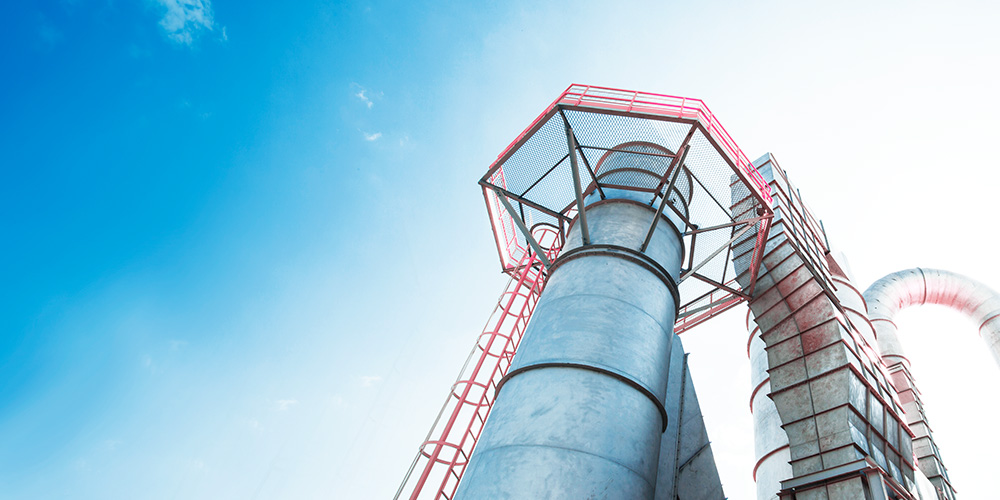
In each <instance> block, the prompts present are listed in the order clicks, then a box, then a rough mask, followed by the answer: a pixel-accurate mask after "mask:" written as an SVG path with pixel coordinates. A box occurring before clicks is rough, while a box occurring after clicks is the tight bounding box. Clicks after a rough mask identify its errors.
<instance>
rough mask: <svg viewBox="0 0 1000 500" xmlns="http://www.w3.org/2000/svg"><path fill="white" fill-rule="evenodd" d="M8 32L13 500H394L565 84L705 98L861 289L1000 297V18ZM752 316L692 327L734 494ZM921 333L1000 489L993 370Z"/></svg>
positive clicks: (945, 328)
mask: <svg viewBox="0 0 1000 500" xmlns="http://www.w3.org/2000/svg"><path fill="white" fill-rule="evenodd" d="M4 17H5V19H4V21H3V28H4V29H3V30H0V42H2V46H3V47H4V49H3V50H0V65H2V68H3V70H4V71H3V73H4V78H0V168H2V181H0V230H2V233H0V234H2V235H3V237H2V240H0V241H2V242H3V244H2V245H0V256H2V260H0V262H2V264H0V282H2V283H3V286H2V287H0V293H2V297H0V443H2V446H0V484H3V485H4V486H3V489H4V491H3V493H0V497H3V498H13V499H20V498H72V499H134V498H151V499H161V498H162V499H174V498H177V499H189V498H190V499H227V498H232V499H246V498H259V499H265V498H269V499H277V498H283V499H284V498H388V497H391V495H392V493H393V492H394V491H395V488H396V486H397V485H398V483H399V481H400V480H401V479H402V476H403V474H404V472H405V470H406V467H407V466H408V465H409V462H410V460H411V459H412V457H413V454H414V453H415V452H416V449H417V447H418V445H419V444H420V441H421V440H422V439H423V437H424V434H425V433H426V431H427V428H428V427H429V426H430V424H431V422H432V420H433V418H434V415H435V414H436V412H437V410H438V408H439V406H440V404H441V403H442V402H443V399H444V396H445V395H446V394H447V390H448V387H449V385H450V384H451V382H452V380H453V377H454V376H455V375H456V374H457V372H458V370H459V368H460V367H461V363H462V361H463V360H464V357H465V355H466V353H467V351H468V349H469V348H470V347H471V346H472V343H473V342H474V341H475V338H476V336H477V334H478V333H479V331H480V329H481V328H482V326H483V324H484V323H485V321H486V319H487V315H488V314H489V312H490V311H491V310H492V308H493V306H494V304H495V302H496V298H497V295H498V294H499V293H500V291H501V289H502V287H503V285H504V283H505V280H504V277H503V276H502V275H500V273H499V263H498V261H497V255H496V250H495V246H494V244H493V239H492V234H491V232H490V228H489V222H488V219H487V216H486V210H485V207H484V204H483V201H482V195H481V191H480V190H479V189H478V187H477V186H476V181H477V180H478V178H479V177H480V176H481V175H482V173H483V172H484V171H485V169H486V168H487V167H488V166H489V164H490V163H491V162H492V160H493V159H494V158H495V157H496V155H497V154H498V153H499V152H500V151H502V150H503V148H504V147H505V146H506V145H507V144H508V143H509V142H510V141H511V140H512V139H513V138H514V137H515V136H516V135H517V134H518V133H520V131H521V130H522V129H523V128H524V127H525V126H526V125H527V124H528V123H530V121H531V120H532V119H534V117H535V116H536V115H537V114H538V113H539V112H540V111H541V110H542V109H543V108H544V107H545V106H546V105H548V104H549V103H550V102H551V101H552V100H553V99H554V98H555V97H556V96H557V95H558V94H559V93H560V92H561V91H562V90H563V89H565V88H566V86H567V85H569V84H570V83H573V82H578V83H588V84H594V85H606V86H613V87H622V88H629V89H638V90H645V91H650V92H662V93H669V94H675V95H685V96H691V97H698V98H702V99H704V100H705V101H706V102H707V103H708V104H709V105H710V106H711V108H712V110H713V111H714V112H715V113H716V114H717V116H718V117H719V118H720V119H721V121H722V123H723V124H724V125H725V126H726V127H727V128H728V130H729V132H730V133H731V134H732V136H733V137H734V138H735V140H736V141H737V142H738V143H739V144H740V146H741V147H742V149H743V150H744V151H745V152H746V154H747V156H749V157H750V158H751V159H753V158H756V157H758V156H760V155H761V154H763V153H765V152H768V151H770V152H772V153H774V155H775V156H776V157H777V159H778V161H779V163H780V164H781V165H782V166H783V167H784V168H785V169H786V170H787V171H788V173H789V176H790V178H791V180H792V182H793V183H795V184H797V185H798V187H799V188H800V189H801V191H802V195H803V197H804V198H805V199H806V200H807V203H808V204H809V205H811V206H812V208H813V211H814V212H815V214H816V215H817V216H818V217H820V218H822V219H823V220H824V223H825V225H826V228H827V230H828V233H829V237H830V241H831V243H833V245H834V246H835V247H838V248H839V249H840V250H842V251H844V252H846V253H847V255H848V256H849V258H850V260H851V264H852V266H853V269H854V273H855V275H856V278H857V283H856V284H857V285H858V287H859V288H861V289H864V288H866V287H867V286H868V284H870V283H871V282H872V281H874V280H875V279H877V278H879V277H881V276H883V275H885V274H888V273H890V272H894V271H897V270H901V269H905V268H909V267H914V266H924V267H938V268H944V269H948V270H952V271H956V272H959V273H964V274H967V275H969V276H971V277H973V278H975V279H978V280H981V281H983V282H984V283H986V284H988V285H990V286H992V287H994V288H1000V268H998V266H997V265H996V248H997V243H998V241H1000V238H998V237H997V236H996V234H994V232H995V231H996V229H995V227H996V224H995V222H994V221H995V214H996V205H997V201H996V200H997V195H996V191H997V186H998V181H1000V169H998V166H1000V165H998V160H997V158H998V155H997V152H996V147H995V144H996V136H997V133H998V132H1000V126H998V125H997V121H996V120H997V118H996V117H997V116H1000V97H998V93H997V92H996V90H995V86H996V81H997V77H998V76H1000V74H998V67H1000V58H998V54H1000V30H997V29H996V27H995V24H996V21H997V19H1000V12H998V9H997V7H996V4H995V3H994V2H980V3H974V2H947V3H945V2H879V3H875V2H826V3H824V4H822V5H816V4H814V3H813V2H791V1H790V2H772V1H755V2H728V3H726V2H721V3H713V2H685V3H678V2H660V3H639V2H629V1H618V2H613V3H611V4H604V3H598V2H575V3H572V4H565V5H564V4H555V3H542V2H518V1H511V2H482V3H476V2H452V3H445V2H414V1H411V2H399V3H398V4H392V3H360V2H359V3H338V2H322V1H311V0H307V1H301V2H283V3H274V2H233V1H224V0H215V1H211V0H141V1H123V0H101V1H90V0H62V1H53V2H31V3H28V2H14V3H12V4H11V5H9V6H8V7H7V12H6V15H5V16H4ZM743 311H744V310H741V311H739V312H736V313H734V314H730V315H728V316H727V317H723V318H719V319H717V320H714V321H713V322H711V323H708V324H706V325H703V326H700V327H698V328H696V329H694V330H692V331H690V332H689V333H686V334H685V335H684V340H685V344H686V347H687V348H688V350H689V351H690V352H691V353H692V354H691V364H692V370H693V372H694V381H695V383H696V387H697V388H698V391H699V397H700V399H701V402H702V405H703V410H704V412H705V414H706V419H707V421H708V427H709V434H710V436H711V438H712V440H713V442H714V445H713V446H714V449H715V454H716V457H717V459H718V460H719V466H720V469H721V471H722V474H723V481H724V486H725V488H726V491H727V494H728V495H729V496H730V498H735V499H739V498H752V497H753V495H754V493H753V492H754V489H753V483H752V478H751V469H752V466H753V446H752V430H751V429H752V425H751V420H750V415H749V395H750V389H751V388H750V387H749V377H748V373H749V363H748V361H747V360H746V350H745V349H746V330H745V328H744V327H743V325H742V319H743V318H742V316H743ZM900 326H901V336H902V337H903V341H904V343H905V345H906V347H907V349H908V350H909V352H910V354H911V356H910V357H911V359H912V360H913V363H914V367H913V371H914V372H915V373H916V375H917V378H918V383H920V384H921V388H922V389H923V390H924V397H925V401H926V402H927V410H928V414H929V417H930V419H931V424H932V425H933V426H934V430H935V432H936V434H937V436H938V443H939V445H940V447H941V450H942V453H943V455H944V458H945V460H946V464H947V465H949V467H950V468H951V472H952V479H953V480H954V482H955V484H956V486H957V487H958V490H959V493H960V494H962V495H963V497H964V498H985V497H987V496H988V495H990V494H992V492H993V491H994V489H993V487H994V486H995V471H994V470H993V468H994V466H995V460H994V458H993V457H994V453H992V452H991V451H987V450H989V449H990V448H991V447H996V446H1000V437H998V436H997V434H996V433H995V432H992V431H991V427H989V426H990V425H992V424H990V423H989V422H991V421H992V420H993V419H994V418H995V416H996V415H997V414H1000V405H998V402H997V399H998V398H997V394H998V391H997V389H996V387H997V381H998V380H1000V370H998V369H997V367H996V366H995V365H994V364H993V362H992V360H991V359H990V358H989V356H988V355H987V354H986V353H985V349H983V348H982V345H981V344H980V343H979V340H978V339H977V338H976V331H975V326H974V325H971V324H970V322H968V321H966V320H964V319H962V317H961V316H958V315H957V314H954V313H949V312H941V311H937V310H936V309H935V308H926V309H923V310H920V311H907V312H906V313H905V314H904V315H903V318H902V319H901V320H900ZM942 340H944V342H941V341H942ZM734 381H738V382H737V383H734ZM984 426H986V427H984Z"/></svg>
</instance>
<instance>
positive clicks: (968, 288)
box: [864, 267, 1000, 366]
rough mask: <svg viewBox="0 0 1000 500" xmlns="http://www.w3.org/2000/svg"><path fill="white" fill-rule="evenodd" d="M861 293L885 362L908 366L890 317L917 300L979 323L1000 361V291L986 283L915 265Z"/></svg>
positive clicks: (885, 278)
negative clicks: (915, 266) (995, 290)
mask: <svg viewBox="0 0 1000 500" xmlns="http://www.w3.org/2000/svg"><path fill="white" fill-rule="evenodd" d="M864 296H865V301H866V302H867V303H868V316H869V317H870V318H871V320H872V321H873V322H875V330H876V333H877V334H878V346H879V350H880V351H881V352H882V358H883V359H885V362H886V365H889V366H892V365H893V364H895V363H896V361H905V362H906V364H907V366H909V360H908V359H907V358H906V355H905V354H904V353H903V348H902V347H901V346H900V344H899V338H898V336H897V335H896V325H895V323H893V322H892V319H893V318H894V317H895V316H896V313H898V312H899V311H900V310H901V309H904V308H907V307H909V306H913V305H921V304H938V305H942V306H948V307H950V308H952V309H955V310H957V311H961V312H963V313H965V314H966V315H968V316H969V317H971V318H972V319H974V320H975V321H976V322H977V323H979V335H980V337H982V338H983V340H984V341H985V342H986V346H987V347H988V348H989V349H990V352H991V353H992V354H993V358H994V359H995V360H996V362H997V364H998V365H1000V295H997V293H996V292H994V291H993V290H991V289H990V288H989V287H987V286H986V285H984V284H982V283H980V282H978V281H975V280H973V279H970V278H967V277H965V276H962V275H961V274H956V273H953V272H950V271H942V270H939V269H921V268H919V267H918V268H915V269H907V270H905V271H899V272H897V273H893V274H890V275H888V276H886V277H884V278H882V279H880V280H878V281H876V282H875V283H873V284H872V286H870V287H868V290H866V291H865V294H864ZM893 358H895V359H893Z"/></svg>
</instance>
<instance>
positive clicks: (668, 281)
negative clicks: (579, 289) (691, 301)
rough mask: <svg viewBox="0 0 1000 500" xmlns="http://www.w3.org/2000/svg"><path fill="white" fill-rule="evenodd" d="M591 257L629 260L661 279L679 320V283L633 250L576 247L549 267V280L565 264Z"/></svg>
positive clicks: (596, 244) (601, 245)
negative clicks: (671, 299)
mask: <svg viewBox="0 0 1000 500" xmlns="http://www.w3.org/2000/svg"><path fill="white" fill-rule="evenodd" d="M590 255H603V256H606V257H616V258H619V259H622V260H627V261H629V262H632V263H634V264H638V265H640V266H642V267H644V268H646V270H648V271H649V272H651V273H653V275H655V276H656V277H657V278H659V279H660V281H662V282H663V284H665V285H667V289H668V290H670V295H671V296H672V297H673V299H674V321H676V320H677V315H678V314H679V313H680V309H681V295H680V292H678V290H677V283H676V282H674V278H673V277H672V276H670V273H668V272H667V270H666V269H664V268H663V266H661V265H660V264H659V263H658V262H656V261H655V260H653V259H651V258H650V257H649V256H648V255H646V254H644V253H642V252H640V251H638V250H635V249H633V248H628V247H623V246H619V245H605V244H600V243H595V244H591V245H585V246H581V247H576V248H574V249H572V250H568V251H566V252H564V253H563V254H562V255H560V256H559V258H558V259H556V261H555V262H553V263H552V265H551V266H550V267H549V279H551V277H552V274H553V273H555V271H556V269H559V268H560V267H561V266H562V265H563V264H565V263H567V262H569V261H571V260H574V259H579V258H580V257H586V256H590Z"/></svg>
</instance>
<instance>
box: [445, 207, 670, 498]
mask: <svg viewBox="0 0 1000 500" xmlns="http://www.w3.org/2000/svg"><path fill="white" fill-rule="evenodd" d="M587 214H588V220H589V223H590V237H591V241H592V244H591V245H588V246H584V247H580V235H579V234H578V232H579V227H577V226H574V227H573V229H572V230H571V231H570V233H569V235H568V240H567V243H566V246H565V247H564V250H563V253H562V255H563V256H562V257H560V259H559V260H557V261H556V262H555V263H554V264H553V270H552V274H551V275H550V277H549V280H548V283H547V284H546V291H545V294H543V295H542V297H541V299H540V300H539V303H538V306H537V309H536V311H535V313H534V315H533V317H532V320H531V323H530V324H529V326H528V330H527V332H526V333H525V337H524V340H523V342H522V343H521V346H520V348H519V350H518V354H517V356H516V357H515V360H514V364H513V365H512V367H511V372H510V374H509V375H508V377H507V378H506V379H505V381H504V384H503V386H502V388H501V390H500V391H499V393H498V396H497V400H496V404H495V405H494V408H493V411H492V413H491V414H490V419H489V420H488V421H487V422H486V427H485V428H484V429H483V434H482V436H483V437H482V439H481V440H480V442H479V444H478V445H477V448H476V451H475V453H474V454H473V455H472V460H471V461H470V463H469V468H468V470H467V471H466V474H465V477H464V478H463V480H462V483H461V484H460V485H459V489H458V496H457V497H458V498H463V499H478V498H541V497H544V496H545V495H548V496H549V497H551V498H567V499H569V498H574V499H575V498H621V499H639V498H647V499H651V498H653V494H654V491H655V486H656V475H657V465H658V457H659V451H660V438H661V434H662V433H663V430H664V427H665V425H666V422H665V419H664V415H665V410H664V401H665V397H666V390H667V373H668V360H669V358H670V350H671V345H672V342H671V339H672V337H673V333H672V328H673V323H674V317H675V314H676V305H675V304H676V303H675V301H674V295H673V292H672V291H671V289H670V286H669V279H668V280H666V281H665V280H664V279H663V277H662V276H659V275H658V274H657V273H656V272H653V270H651V265H652V264H653V263H655V265H656V266H660V267H662V268H663V269H665V270H668V274H669V275H670V276H676V275H677V273H678V270H679V269H680V263H681V257H682V256H683V249H682V247H681V240H680V238H679V237H678V233H677V230H676V229H675V228H673V227H671V224H670V223H669V222H668V221H664V222H663V223H661V224H659V226H658V228H657V230H656V233H655V234H654V237H653V239H652V243H651V244H650V246H649V249H648V251H647V252H646V254H645V255H643V254H637V255H636V254H631V253H627V252H622V253H616V252H609V251H608V249H609V248H614V247H622V248H629V247H633V248H634V247H636V246H637V245H638V244H639V243H641V241H642V239H643V237H644V236H645V234H646V231H647V229H648V227H649V222H650V219H651V218H652V217H653V215H654V212H653V210H652V209H651V208H650V207H648V206H646V205H642V204H638V203H635V202H632V201H631V200H614V201H611V200H608V201H605V202H602V203H597V204H595V205H593V206H591V207H588V209H587ZM581 252H582V253H581ZM643 259H646V260H648V261H649V262H646V261H645V260H643Z"/></svg>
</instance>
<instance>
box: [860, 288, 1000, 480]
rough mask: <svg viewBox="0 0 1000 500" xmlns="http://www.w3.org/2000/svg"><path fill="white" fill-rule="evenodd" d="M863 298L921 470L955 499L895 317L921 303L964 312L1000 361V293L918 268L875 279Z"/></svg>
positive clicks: (999, 361)
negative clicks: (912, 434)
mask: <svg viewBox="0 0 1000 500" xmlns="http://www.w3.org/2000/svg"><path fill="white" fill-rule="evenodd" d="M864 298H865V301H866V302H867V304H868V316H869V318H870V319H871V322H872V326H874V327H875V333H876V336H877V339H878V347H879V350H880V351H881V355H882V360H883V361H884V362H885V364H886V366H887V367H888V368H889V371H890V373H892V378H893V385H894V386H895V387H896V391H897V392H898V393H899V397H900V401H901V402H902V403H903V408H904V411H905V412H906V421H907V424H908V425H909V427H910V430H912V431H913V433H914V438H913V450H914V454H915V455H916V456H917V461H918V465H919V467H920V471H921V472H922V473H923V474H924V476H926V477H927V479H929V480H930V482H931V483H932V484H933V485H934V486H935V487H936V488H937V489H938V490H939V494H942V495H943V498H947V499H953V498H955V490H954V488H953V487H952V485H951V480H950V479H949V477H948V470H947V468H946V467H945V466H944V464H943V463H942V460H941V455H940V453H939V452H938V447H937V444H936V443H935V442H934V435H933V433H932V432H931V427H930V425H928V423H927V416H926V415H925V413H924V409H923V403H922V402H921V400H920V395H919V394H920V392H919V390H917V388H916V384H915V383H914V380H913V376H912V374H911V373H910V370H909V366H910V361H909V359H907V358H906V354H905V353H904V352H903V348H902V345H901V344H900V342H899V337H898V335H897V333H896V330H897V327H896V324H895V323H894V322H893V318H895V317H896V314H897V313H898V312H899V311H900V310H902V309H904V308H907V307H909V306H914V305H922V304H937V305H942V306H948V307H950V308H952V309H955V310H957V311H961V312H963V313H965V314H966V315H967V316H969V317H971V318H972V319H973V320H975V321H976V322H977V323H979V335H980V336H981V337H982V338H983V340H984V341H985V342H986V345H987V347H988V348H989V350H990V352H991V353H992V354H993V358H994V359H995V360H996V361H997V363H998V364H1000V295H997V293H996V292H994V291H993V290H991V289H990V288H989V287H987V286H985V285H983V284H982V283H979V282H978V281H975V280H972V279H969V278H967V277H965V276H962V275H960V274H956V273H953V272H949V271H942V270H938V269H921V268H915V269H907V270H905V271H899V272H897V273H893V274H890V275H888V276H886V277H884V278H882V279H880V280H878V281H876V282H875V283H873V284H872V285H871V286H870V287H868V290H866V291H865V293H864Z"/></svg>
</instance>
